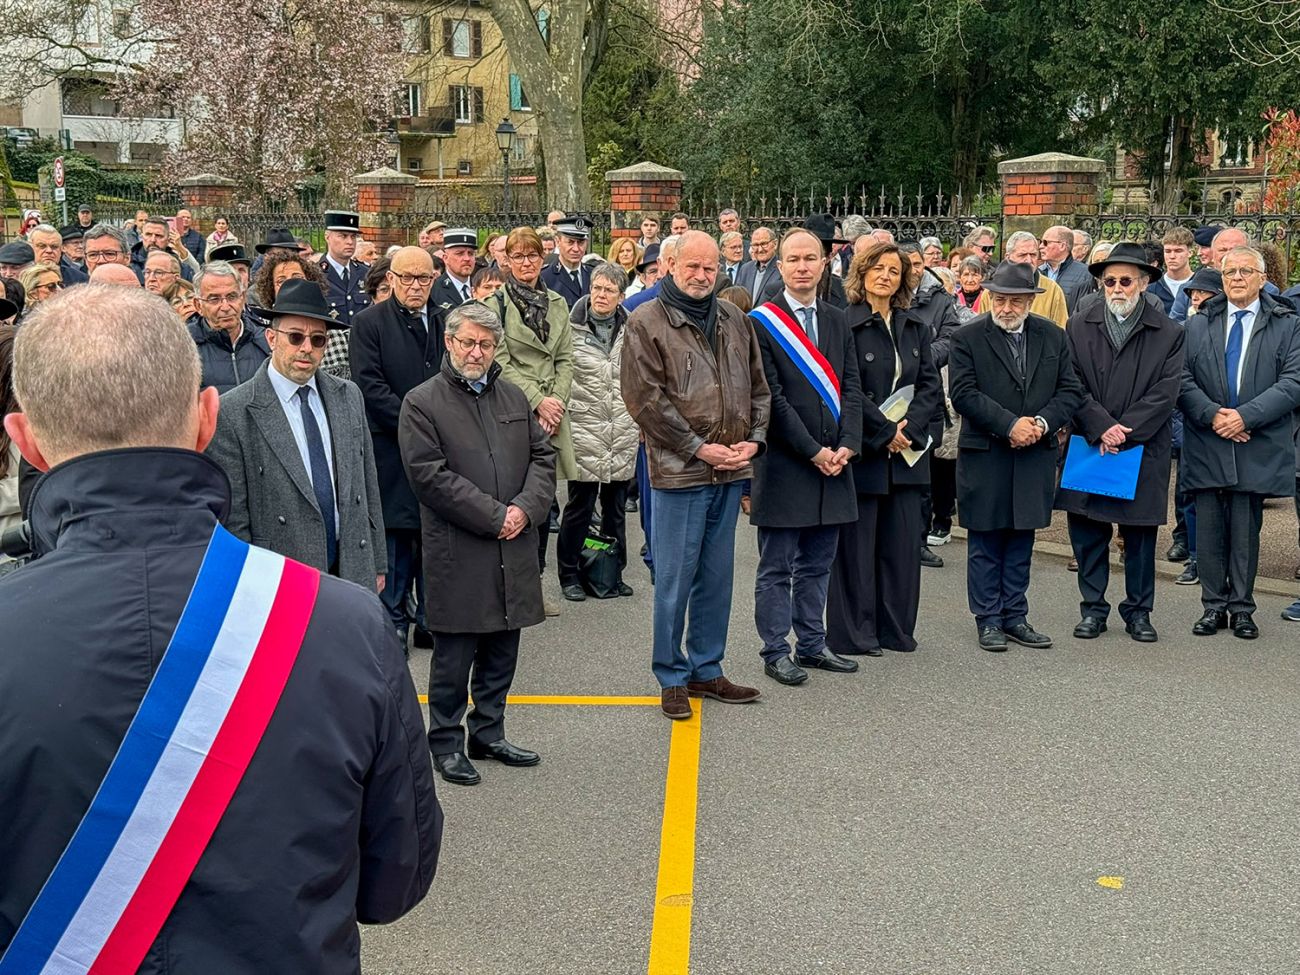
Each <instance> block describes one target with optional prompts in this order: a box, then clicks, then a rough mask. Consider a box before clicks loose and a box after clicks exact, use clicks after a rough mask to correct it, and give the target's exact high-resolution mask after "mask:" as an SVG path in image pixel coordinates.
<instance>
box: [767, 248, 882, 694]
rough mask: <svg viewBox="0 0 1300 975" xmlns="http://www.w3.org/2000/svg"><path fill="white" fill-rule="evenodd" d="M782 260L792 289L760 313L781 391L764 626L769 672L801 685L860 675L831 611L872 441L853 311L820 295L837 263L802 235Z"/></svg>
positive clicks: (772, 443)
mask: <svg viewBox="0 0 1300 975" xmlns="http://www.w3.org/2000/svg"><path fill="white" fill-rule="evenodd" d="M780 257H781V263H780V267H779V271H780V275H781V279H782V282H783V285H784V288H783V290H782V292H781V293H780V294H778V295H777V296H776V298H775V299H774V300H772V301H770V302H767V303H765V304H761V305H759V306H758V307H756V308H755V309H754V310H753V312H751V313H750V318H751V319H752V320H753V322H754V331H755V333H756V334H757V335H758V346H759V349H760V350H761V352H762V355H763V371H764V373H765V374H766V376H767V385H768V388H769V389H770V390H771V392H772V423H771V427H770V428H769V430H768V437H767V444H768V449H767V452H766V453H765V454H764V455H763V456H761V457H759V458H757V459H756V460H755V463H754V485H753V501H752V505H753V509H752V512H751V515H750V521H751V522H753V524H755V525H757V526H758V555H759V560H758V577H757V579H756V580H755V583H754V623H755V625H756V626H757V628H758V635H759V637H760V638H761V639H762V641H763V649H762V651H761V652H762V655H763V664H764V666H763V670H764V673H766V674H767V675H768V676H769V677H771V678H772V679H773V680H775V681H778V682H780V683H782V684H791V685H793V684H802V683H803V682H804V681H806V680H807V679H808V672H807V670H805V668H807V667H816V668H818V669H821V670H829V671H832V672H836V673H852V672H853V671H855V670H857V669H858V665H857V664H856V663H855V662H854V661H852V660H848V659H846V658H844V657H841V656H839V655H837V654H835V653H833V652H832V651H831V650H829V649H828V648H827V646H826V627H825V624H824V622H823V615H824V613H825V610H826V591H827V586H828V584H829V582H830V572H831V562H832V561H833V560H834V558H835V550H836V545H837V542H838V539H839V526H840V525H841V524H845V523H849V522H853V521H855V520H856V519H857V516H858V504H857V495H856V493H855V491H854V486H853V471H852V468H851V467H850V466H849V461H850V460H852V458H853V456H854V454H855V453H856V451H857V447H858V445H860V444H861V443H862V386H861V382H860V380H859V377H858V366H857V356H856V354H855V350H854V345H853V337H852V336H851V335H850V333H849V330H848V327H847V326H846V325H845V323H844V315H843V313H842V312H841V311H840V310H839V309H838V308H835V307H834V306H832V305H830V304H827V303H826V302H825V301H820V300H818V298H817V286H818V284H819V283H820V282H821V279H822V272H823V270H824V269H825V266H826V257H825V255H824V253H823V248H822V244H821V241H820V240H819V239H818V237H817V236H816V235H815V234H813V233H811V232H810V231H808V230H805V229H803V228H798V229H795V230H791V231H789V232H787V233H786V235H785V236H784V238H782V240H781V249H780ZM792 629H793V631H794V635H795V647H794V659H791V649H790V643H789V637H790V632H791V630H792Z"/></svg>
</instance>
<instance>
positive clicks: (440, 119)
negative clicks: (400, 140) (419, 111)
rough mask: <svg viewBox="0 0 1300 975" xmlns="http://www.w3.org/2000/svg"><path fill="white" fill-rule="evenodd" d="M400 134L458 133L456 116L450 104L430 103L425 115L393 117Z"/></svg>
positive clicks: (437, 134) (447, 134)
mask: <svg viewBox="0 0 1300 975" xmlns="http://www.w3.org/2000/svg"><path fill="white" fill-rule="evenodd" d="M393 128H395V129H396V130H397V134H398V135H412V136H420V137H424V138H428V137H430V136H449V135H455V134H456V116H455V113H454V112H453V111H452V107H451V106H450V105H430V106H429V107H428V108H426V109H425V111H424V114H423V115H398V116H396V117H394V119H393Z"/></svg>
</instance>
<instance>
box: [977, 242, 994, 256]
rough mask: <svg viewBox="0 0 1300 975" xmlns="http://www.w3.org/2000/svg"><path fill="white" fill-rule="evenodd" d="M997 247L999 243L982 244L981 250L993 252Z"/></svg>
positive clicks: (987, 252)
mask: <svg viewBox="0 0 1300 975" xmlns="http://www.w3.org/2000/svg"><path fill="white" fill-rule="evenodd" d="M996 247H997V244H980V250H982V251H983V252H984V253H985V254H992V253H993V251H994V249H995V248H996Z"/></svg>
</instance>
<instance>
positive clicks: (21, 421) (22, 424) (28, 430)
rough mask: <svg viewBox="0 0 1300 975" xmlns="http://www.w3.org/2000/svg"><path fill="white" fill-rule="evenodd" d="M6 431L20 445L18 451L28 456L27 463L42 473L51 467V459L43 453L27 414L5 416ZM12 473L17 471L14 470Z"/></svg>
mask: <svg viewBox="0 0 1300 975" xmlns="http://www.w3.org/2000/svg"><path fill="white" fill-rule="evenodd" d="M5 432H6V433H7V434H9V439H10V440H12V441H13V442H14V443H16V444H17V445H18V452H19V453H20V454H22V455H23V456H24V457H25V458H27V463H29V464H31V465H32V466H33V467H35V468H36V469H37V470H38V471H41V472H42V473H44V472H45V471H48V470H49V469H50V463H49V461H47V460H46V459H45V455H44V454H42V453H41V448H40V447H38V446H37V445H36V437H35V435H33V433H32V425H31V424H30V423H29V422H28V421H27V417H26V415H25V414H22V413H10V414H8V415H7V416H6V417H5ZM11 473H17V472H16V471H12V472H11Z"/></svg>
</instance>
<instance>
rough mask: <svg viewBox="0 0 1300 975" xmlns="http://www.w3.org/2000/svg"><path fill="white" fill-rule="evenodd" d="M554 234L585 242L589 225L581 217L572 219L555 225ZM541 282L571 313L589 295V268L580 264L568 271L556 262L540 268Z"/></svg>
mask: <svg viewBox="0 0 1300 975" xmlns="http://www.w3.org/2000/svg"><path fill="white" fill-rule="evenodd" d="M555 232H556V233H557V234H560V235H562V236H564V237H573V238H576V239H578V240H584V241H585V240H587V239H588V238H589V237H590V236H591V224H589V223H587V221H586V220H584V219H582V217H573V218H572V219H569V220H565V221H563V222H561V223H559V224H557V225H556V227H555ZM542 282H543V283H544V284H545V285H546V287H548V288H549V289H550V290H552V291H554V292H555V293H556V294H557V295H559V296H560V297H561V298H563V299H564V303H565V304H566V305H568V306H569V310H570V311H572V310H573V306H574V305H576V304H577V303H578V299H580V298H582V297H583V296H584V295H588V294H590V293H591V268H589V267H588V266H587V265H585V264H580V265H579V266H578V269H577V270H576V271H570V270H569V269H568V268H567V267H565V266H564V263H563V262H562V261H560V260H557V261H556V262H555V263H554V264H548V265H546V267H544V268H542Z"/></svg>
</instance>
